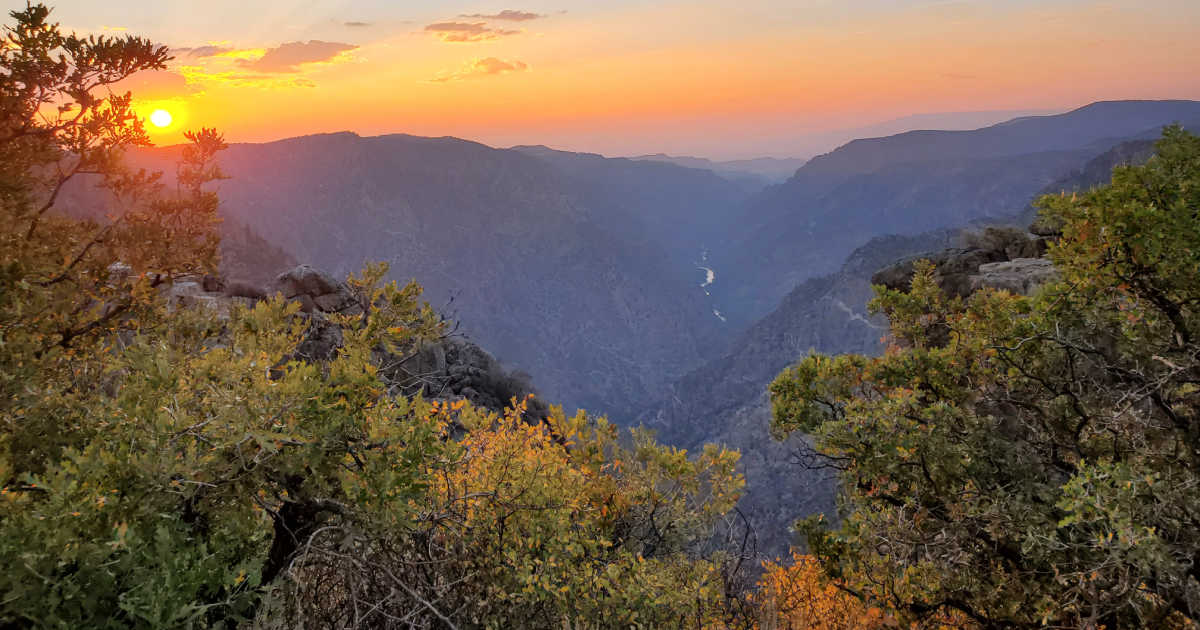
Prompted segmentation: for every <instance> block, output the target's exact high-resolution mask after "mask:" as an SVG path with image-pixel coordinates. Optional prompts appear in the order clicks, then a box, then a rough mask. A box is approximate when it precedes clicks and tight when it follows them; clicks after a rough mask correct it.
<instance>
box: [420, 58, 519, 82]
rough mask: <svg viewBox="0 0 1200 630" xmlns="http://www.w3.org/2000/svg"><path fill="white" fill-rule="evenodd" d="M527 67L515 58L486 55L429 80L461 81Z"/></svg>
mask: <svg viewBox="0 0 1200 630" xmlns="http://www.w3.org/2000/svg"><path fill="white" fill-rule="evenodd" d="M528 69H529V65H528V64H526V63H524V62H521V61H516V60H515V59H514V60H504V59H497V58H496V57H487V58H484V59H473V60H471V61H469V62H467V63H466V64H464V65H463V67H462V68H461V69H460V70H458V71H457V72H443V73H442V74H439V75H438V76H436V77H434V78H432V79H430V81H432V82H434V83H446V82H448V81H462V80H463V79H477V78H480V77H487V76H495V75H501V74H510V73H513V72H525V71H526V70H528Z"/></svg>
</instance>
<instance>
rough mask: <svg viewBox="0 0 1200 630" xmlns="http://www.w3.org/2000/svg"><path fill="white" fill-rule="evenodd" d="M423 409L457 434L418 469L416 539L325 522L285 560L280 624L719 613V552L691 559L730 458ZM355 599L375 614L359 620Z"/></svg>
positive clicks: (568, 427)
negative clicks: (371, 605)
mask: <svg viewBox="0 0 1200 630" xmlns="http://www.w3.org/2000/svg"><path fill="white" fill-rule="evenodd" d="M427 413H428V414H430V418H431V419H432V420H433V421H435V422H437V423H438V426H441V427H443V428H448V427H450V426H453V425H465V426H466V434H465V435H464V436H463V437H462V439H460V440H457V441H455V442H454V443H452V444H450V445H447V450H446V451H445V452H444V453H443V455H442V457H441V458H440V459H433V458H429V459H427V460H426V468H425V469H424V471H423V474H422V478H423V479H426V480H428V483H429V486H428V489H427V491H426V492H425V493H424V494H423V496H422V498H421V499H418V500H416V501H413V502H411V504H410V505H411V509H412V510H413V511H414V514H415V516H414V519H413V524H412V525H411V526H409V531H407V532H406V533H405V536H404V537H396V536H394V535H393V534H390V533H388V532H389V530H394V524H387V525H384V526H382V528H381V529H380V530H377V531H378V537H372V536H367V537H363V532H362V531H359V532H357V533H355V532H351V531H347V530H344V529H333V528H330V529H327V530H326V531H325V532H324V533H323V536H325V537H327V538H328V543H327V544H325V545H323V546H322V548H319V549H318V548H314V549H311V550H309V551H307V552H306V553H305V554H304V555H302V556H301V557H300V558H299V559H298V560H297V561H296V563H295V565H294V567H293V571H294V572H295V573H296V574H298V575H303V576H305V577H304V579H303V580H298V581H297V586H296V587H295V588H294V589H291V592H290V593H288V594H287V597H289V598H290V600H292V601H294V602H295V605H293V606H291V607H289V608H290V610H291V611H292V615H293V616H292V617H289V618H287V619H286V624H287V625H288V626H289V627H291V626H292V625H293V624H298V625H304V624H305V623H312V624H313V625H315V626H317V627H325V626H338V627H341V626H342V625H355V626H357V625H372V624H381V623H384V620H392V623H397V624H400V623H402V622H403V623H411V620H413V619H416V620H420V619H422V617H428V618H430V620H431V621H432V620H433V619H435V618H438V619H440V618H441V616H442V615H443V614H444V615H446V616H447V618H453V620H454V621H455V622H456V623H458V624H460V625H462V626H469V627H489V628H502V627H510V626H511V624H512V622H513V621H514V620H521V621H522V624H523V625H525V626H527V627H562V626H563V624H566V623H569V624H570V626H571V627H576V628H592V627H629V626H637V625H641V626H644V627H663V626H668V627H670V626H678V625H684V624H689V625H694V624H696V623H709V622H713V621H714V620H715V619H717V618H718V617H719V616H720V615H721V614H723V612H724V611H723V610H722V609H721V605H722V604H723V599H722V598H723V596H724V594H725V582H724V576H723V575H722V573H721V564H720V558H719V557H718V558H714V559H712V560H702V559H700V558H698V557H697V554H696V553H694V552H695V551H696V549H695V545H696V543H697V542H698V541H702V540H704V539H705V538H706V537H707V536H708V535H710V533H711V531H712V521H713V520H714V519H715V518H717V517H718V516H720V515H721V514H723V513H724V512H725V511H727V510H728V509H730V508H731V507H732V505H733V503H734V502H735V501H736V499H737V490H738V489H739V488H740V487H741V479H740V477H739V476H738V475H736V474H735V473H734V465H735V463H736V461H737V457H736V454H733V453H729V452H724V451H720V450H718V449H715V448H709V449H706V451H705V452H704V453H702V454H700V455H699V456H698V457H697V458H693V459H689V458H687V457H686V454H685V453H682V452H680V451H676V450H674V449H669V448H664V447H661V446H658V445H655V444H653V443H652V442H651V441H650V440H649V439H648V437H646V436H640V437H637V438H636V441H635V443H634V445H633V446H632V447H631V448H625V447H621V446H619V445H618V443H617V437H618V434H617V431H616V429H615V428H614V427H613V426H612V425H609V424H608V423H606V422H605V421H604V420H603V419H599V420H591V419H589V418H588V417H587V416H586V415H584V414H582V413H580V414H579V415H576V416H575V417H572V418H566V417H564V416H563V414H562V411H561V409H554V410H553V411H552V413H551V415H550V417H549V418H548V420H547V421H546V422H544V423H537V424H531V423H529V422H527V421H526V420H525V419H524V417H523V414H524V404H523V403H522V404H518V405H516V406H514V407H513V408H512V409H509V410H508V411H506V412H505V413H504V414H503V415H502V416H496V415H495V414H493V413H486V412H481V411H480V410H478V409H472V408H470V407H469V406H466V405H465V404H464V403H462V402H458V403H454V404H451V405H434V406H432V407H429V408H428V409H427ZM389 518H391V516H390V515H389ZM397 590H400V591H403V593H402V594H399V595H397V594H395V591H397ZM354 598H357V599H360V600H362V601H368V602H379V603H380V606H379V607H378V608H376V609H374V610H370V611H365V613H364V611H363V610H362V609H355V607H354V606H353V601H352V599H354ZM451 611H461V612H458V613H452V612H451Z"/></svg>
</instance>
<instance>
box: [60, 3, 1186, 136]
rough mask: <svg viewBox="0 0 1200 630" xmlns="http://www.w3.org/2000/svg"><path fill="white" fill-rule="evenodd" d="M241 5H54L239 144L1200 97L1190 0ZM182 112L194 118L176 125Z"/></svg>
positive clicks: (759, 127)
mask: <svg viewBox="0 0 1200 630" xmlns="http://www.w3.org/2000/svg"><path fill="white" fill-rule="evenodd" d="M310 5H312V6H310ZM302 7H303V8H302ZM242 10H244V4H243V3H240V2H237V3H235V2H233V0H214V1H213V2H209V3H207V4H206V5H205V8H198V7H197V6H196V5H195V4H194V3H190V2H183V1H181V0H176V1H172V0H164V1H162V2H157V3H154V4H153V5H152V6H150V7H147V5H145V4H143V3H140V2H133V1H132V0H115V1H114V2H106V3H92V2H83V1H82V0H77V1H75V2H67V3H60V4H59V5H58V7H57V9H56V11H55V18H56V19H57V20H59V21H60V22H62V23H63V25H64V26H65V27H68V28H72V29H75V30H77V31H79V32H89V33H90V32H95V33H99V32H104V31H103V30H102V29H107V30H108V31H111V30H112V29H114V28H118V27H117V26H112V25H113V24H114V23H117V24H119V28H125V29H128V31H129V32H137V33H139V34H144V35H146V36H149V37H151V38H153V39H154V40H156V41H159V42H161V43H163V44H165V45H168V46H170V47H171V49H172V54H173V55H174V60H173V61H172V62H171V64H170V69H169V70H168V71H165V72H159V73H156V74H155V75H154V76H146V77H139V78H135V80H133V81H132V82H131V83H132V84H131V85H129V86H128V88H129V89H131V90H133V91H134V93H135V97H138V98H142V99H148V100H165V99H178V100H179V101H180V102H182V103H186V105H187V108H188V110H189V111H190V116H189V124H204V125H206V126H216V127H218V128H220V129H222V130H223V131H224V132H225V133H226V134H227V136H228V137H229V138H231V139H233V140H235V141H263V140H271V139H277V138H282V137H288V136H295V135H301V134H307V133H315V132H324V131H340V130H351V131H355V132H358V133H360V134H364V135H374V134H383V133H397V132H402V133H411V134H417V135H431V136H441V135H454V136H460V137H466V138H470V139H474V140H479V141H482V142H487V143H490V144H495V145H511V144H537V143H540V144H548V145H552V146H556V147H561V148H569V149H576V150H590V151H596V152H601V153H606V154H634V153H641V152H650V151H654V152H657V151H665V152H668V153H671V152H675V153H692V154H700V155H709V156H717V157H748V156H754V155H780V156H784V155H795V154H798V153H803V152H804V148H805V147H806V146H807V144H811V141H812V139H813V138H814V137H816V136H820V135H821V134H825V133H828V132H831V131H834V130H843V129H851V128H861V127H863V126H867V125H872V124H876V123H879V122H882V121H885V120H889V119H894V118H898V117H901V116H905V115H913V114H928V113H944V112H978V111H980V110H1004V111H1006V112H1009V111H1022V112H1028V111H1047V110H1051V111H1063V110H1066V109H1070V108H1073V107H1077V106H1080V105H1084V104H1087V103H1089V102H1093V101H1097V100H1112V99H1136V98H1158V99H1162V98H1198V97H1200V75H1198V74H1197V73H1196V72H1195V67H1194V60H1195V59H1197V58H1200V41H1198V40H1197V38H1195V37H1194V33H1195V32H1196V29H1197V28H1198V27H1200V3H1196V2H1193V1H1190V0H1146V1H1135V0H1104V1H1101V0H1047V1H1039V2H1034V1H1031V0H1003V1H1001V0H973V1H971V0H962V1H933V0H904V1H896V2H893V1H887V2H885V1H883V0H854V1H850V2H827V1H823V0H804V1H798V2H797V1H789V2H784V1H782V0H748V1H747V2H741V3H737V5H736V7H735V6H733V5H731V4H729V3H724V2H717V1H715V0H708V1H702V2H654V3H650V2H637V1H633V0H621V1H618V2H609V3H585V2H581V1H578V0H564V1H562V2H559V3H555V4H551V3H546V2H536V3H532V4H530V5H523V6H516V5H514V6H511V7H510V6H492V7H487V6H483V5H473V4H471V3H467V2H461V3H453V4H452V3H417V2H412V1H402V2H383V1H382V0H370V1H364V2H355V3H353V4H350V5H348V4H346V3H337V2H329V1H324V2H316V3H307V4H304V5H301V3H300V2H298V0H269V1H264V2H263V3H261V8H260V7H259V6H258V5H256V12H257V13H256V18H255V19H254V20H253V21H243V20H229V19H227V16H228V15H234V14H237V13H238V12H239V11H242ZM106 24H107V25H110V26H102V25H106ZM251 25H253V26H251ZM110 34H111V33H110ZM1148 69H1153V71H1147V70H1148ZM174 113H175V112H174V111H173V110H172V114H174ZM997 119H998V120H999V119H1003V116H1002V115H1001V116H998V117H997ZM184 128H185V125H183V124H180V121H179V119H178V116H175V125H174V126H172V127H171V128H170V129H171V130H172V133H171V134H160V136H161V137H160V139H159V141H160V142H167V141H169V140H168V137H170V138H173V139H174V140H179V139H180V136H179V134H180V133H181V132H182V130H183V129H184ZM697 129H703V130H704V133H697V132H696V130H697ZM172 134H173V135H172Z"/></svg>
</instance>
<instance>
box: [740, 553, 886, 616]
mask: <svg viewBox="0 0 1200 630" xmlns="http://www.w3.org/2000/svg"><path fill="white" fill-rule="evenodd" d="M764 569H765V573H764V574H763V576H762V578H760V579H759V593H758V595H757V596H758V598H759V600H760V601H761V604H762V611H763V612H762V616H763V619H762V621H761V626H760V627H761V628H762V629H763V630H877V629H881V628H884V627H886V625H885V624H886V621H887V620H886V619H885V617H884V614H883V611H882V610H880V609H878V608H873V607H870V606H868V605H866V604H864V603H863V602H862V600H860V599H858V598H857V597H855V596H854V595H852V594H850V593H848V592H846V591H844V590H842V589H841V588H839V587H838V585H836V584H834V583H832V582H830V581H829V580H828V579H826V577H825V575H824V573H822V572H821V567H820V566H819V565H818V563H817V561H816V559H815V558H813V557H811V556H805V555H802V554H800V553H796V552H793V554H792V557H791V561H790V563H788V564H780V563H778V562H769V563H767V564H766V565H765V566H764Z"/></svg>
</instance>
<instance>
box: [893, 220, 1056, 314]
mask: <svg viewBox="0 0 1200 630" xmlns="http://www.w3.org/2000/svg"><path fill="white" fill-rule="evenodd" d="M964 240H965V241H966V242H967V245H968V247H965V248H953V249H945V250H940V251H934V252H926V253H922V254H917V255H915V256H909V257H907V258H904V259H902V260H900V261H899V262H896V263H893V264H891V265H888V266H887V267H884V268H883V269H881V270H879V271H878V272H876V273H875V275H873V276H872V277H871V283H872V284H880V285H883V286H885V287H887V288H889V289H894V290H898V291H907V290H908V289H909V288H911V285H912V277H913V273H914V269H915V265H916V263H917V261H920V260H928V261H929V262H931V263H933V266H934V268H935V270H936V272H937V282H938V286H939V287H940V288H941V289H942V291H943V292H945V293H946V294H947V295H950V296H953V297H967V296H968V295H970V294H972V293H974V292H975V291H978V290H979V289H981V288H984V287H991V288H995V289H1004V290H1006V291H1011V292H1013V293H1020V294H1024V295H1028V294H1030V293H1031V292H1033V290H1034V289H1036V288H1037V287H1039V286H1041V285H1043V284H1046V283H1047V282H1050V281H1052V280H1053V279H1054V278H1055V277H1057V276H1056V273H1055V271H1054V265H1053V264H1052V263H1051V262H1050V261H1049V260H1047V259H1045V258H1042V257H1041V256H1042V255H1043V254H1045V252H1046V249H1047V247H1048V244H1049V241H1050V239H1049V238H1047V237H1044V236H1040V235H1038V234H1033V233H1029V232H1025V231H1024V230H1018V229H1014V228H995V227H990V228H987V229H985V230H983V231H982V232H979V233H974V234H968V235H965V236H964Z"/></svg>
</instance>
